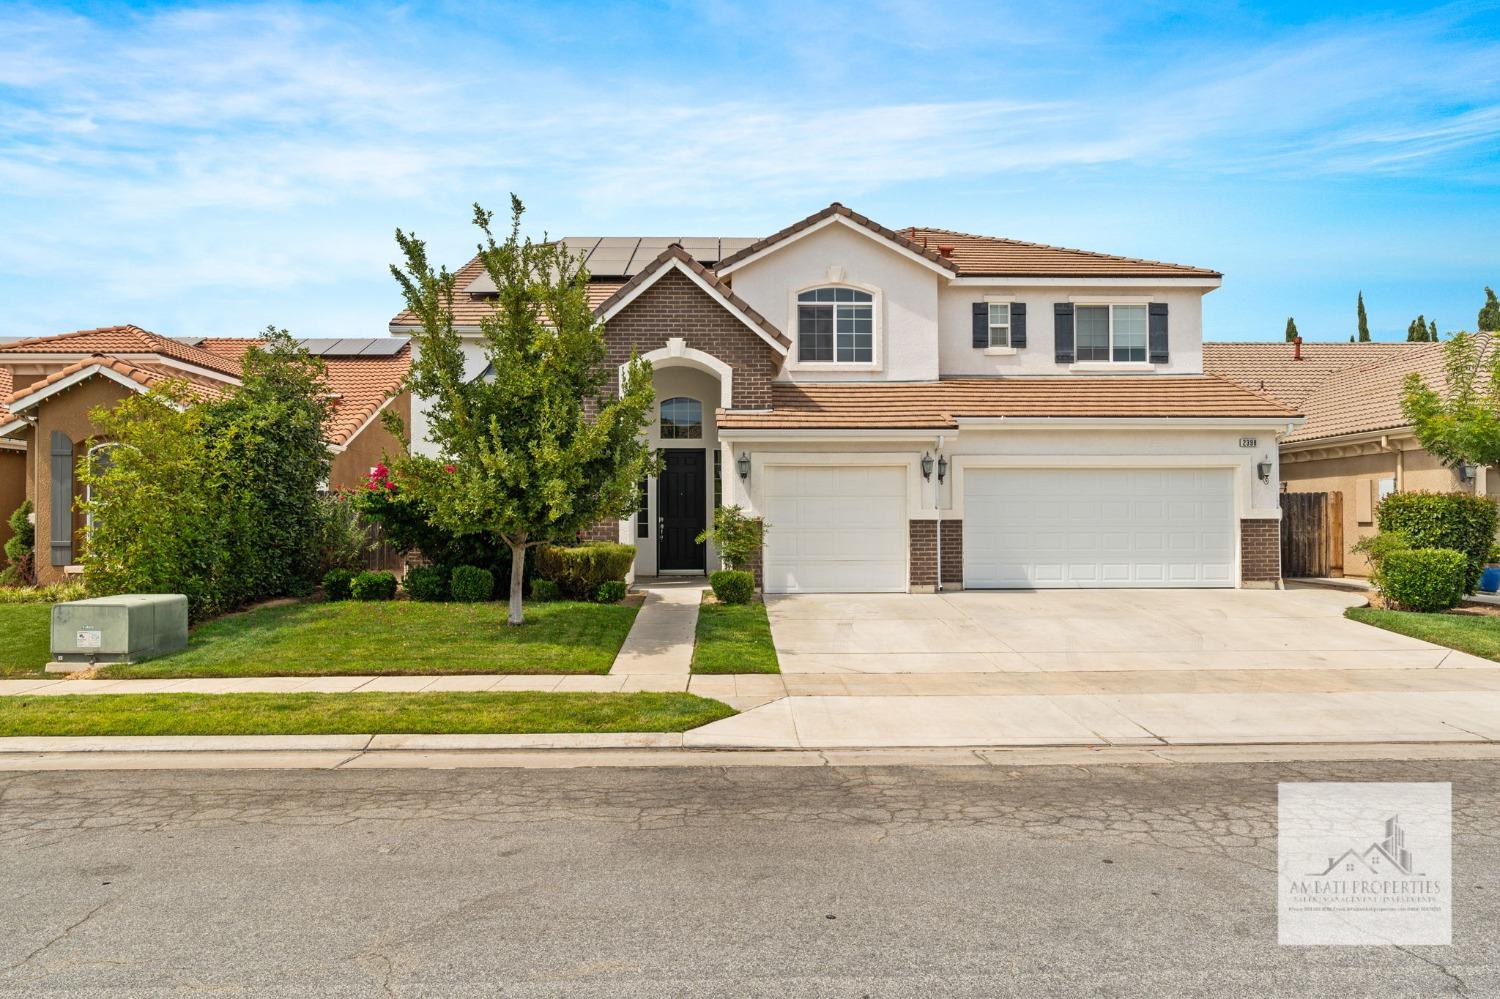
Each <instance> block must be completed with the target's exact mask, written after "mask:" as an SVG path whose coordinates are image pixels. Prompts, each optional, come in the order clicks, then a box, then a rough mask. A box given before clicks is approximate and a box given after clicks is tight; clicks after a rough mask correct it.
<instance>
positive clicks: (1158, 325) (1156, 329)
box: [1149, 302, 1167, 364]
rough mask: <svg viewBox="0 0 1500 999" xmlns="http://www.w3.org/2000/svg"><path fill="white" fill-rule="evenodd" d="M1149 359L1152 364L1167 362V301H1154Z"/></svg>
mask: <svg viewBox="0 0 1500 999" xmlns="http://www.w3.org/2000/svg"><path fill="white" fill-rule="evenodd" d="M1150 311H1151V327H1150V329H1151V340H1150V344H1151V347H1150V354H1149V359H1150V361H1151V363H1152V364H1166V363H1167V303H1166V302H1152V303H1151V306H1150Z"/></svg>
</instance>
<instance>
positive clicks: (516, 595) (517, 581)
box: [506, 538, 526, 625]
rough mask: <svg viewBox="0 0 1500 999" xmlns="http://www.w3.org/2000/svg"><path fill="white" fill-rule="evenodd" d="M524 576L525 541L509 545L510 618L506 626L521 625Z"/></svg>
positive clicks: (523, 539) (513, 542)
mask: <svg viewBox="0 0 1500 999" xmlns="http://www.w3.org/2000/svg"><path fill="white" fill-rule="evenodd" d="M525 575H526V539H525V538H522V539H521V540H520V541H519V542H516V541H512V542H511V543H510V616H509V617H507V618H506V623H507V624H512V625H516V624H523V623H524V619H523V618H522V616H521V582H522V580H523V579H524V578H525Z"/></svg>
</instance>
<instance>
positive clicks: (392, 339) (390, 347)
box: [359, 336, 407, 357]
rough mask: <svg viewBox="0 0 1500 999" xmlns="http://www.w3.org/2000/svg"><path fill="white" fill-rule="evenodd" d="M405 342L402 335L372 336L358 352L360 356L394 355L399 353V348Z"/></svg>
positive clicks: (403, 345) (405, 339) (404, 344)
mask: <svg viewBox="0 0 1500 999" xmlns="http://www.w3.org/2000/svg"><path fill="white" fill-rule="evenodd" d="M406 344H407V338H406V337H404V336H382V337H374V338H372V339H371V340H370V342H369V343H368V344H366V346H365V349H364V350H362V351H360V352H359V356H360V357H395V356H396V355H397V354H399V353H401V348H403V347H405V346H406Z"/></svg>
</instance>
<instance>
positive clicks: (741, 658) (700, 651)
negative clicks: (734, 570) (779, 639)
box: [693, 601, 781, 673]
mask: <svg viewBox="0 0 1500 999" xmlns="http://www.w3.org/2000/svg"><path fill="white" fill-rule="evenodd" d="M693 672H694V673H780V672H781V664H780V663H779V662H778V661H777V659H776V646H775V645H773V644H772V643H771V622H770V621H769V620H767V619H766V605H765V604H763V603H760V602H759V601H757V602H755V603H749V604H719V603H713V604H709V603H705V604H704V605H703V606H702V607H700V608H698V634H697V637H696V639H695V641H694V645H693Z"/></svg>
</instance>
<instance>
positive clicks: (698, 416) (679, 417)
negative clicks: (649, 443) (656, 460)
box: [661, 396, 703, 441]
mask: <svg viewBox="0 0 1500 999" xmlns="http://www.w3.org/2000/svg"><path fill="white" fill-rule="evenodd" d="M702 436H703V403H701V402H699V401H698V400H697V399H688V398H686V397H683V396H679V397H678V398H675V399H664V400H663V401H662V404H661V439H662V440H664V441H681V440H698V439H699V438H701V437H702Z"/></svg>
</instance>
